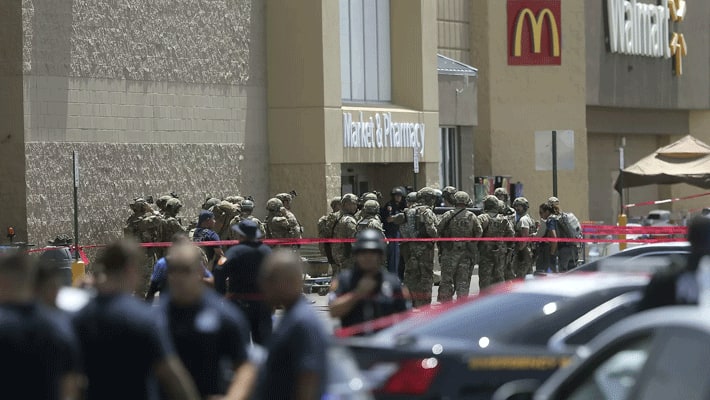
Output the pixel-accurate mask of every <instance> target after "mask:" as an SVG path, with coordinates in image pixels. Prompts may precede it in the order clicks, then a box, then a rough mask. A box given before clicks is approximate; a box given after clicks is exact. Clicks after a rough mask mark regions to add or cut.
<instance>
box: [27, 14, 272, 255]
mask: <svg viewBox="0 0 710 400" xmlns="http://www.w3.org/2000/svg"><path fill="white" fill-rule="evenodd" d="M265 3H266V2H265V1H264V0H214V1H209V2H198V1H193V0H151V1H145V0H127V1H121V2H116V1H111V0H61V1H57V0H23V1H22V9H21V13H20V14H19V15H20V16H19V18H18V21H19V20H21V21H22V30H21V35H22V37H23V40H18V41H17V43H24V46H23V47H22V52H21V55H20V61H21V62H18V64H17V65H18V66H21V73H20V76H21V84H20V86H21V89H20V91H19V93H20V96H24V101H22V100H20V102H19V103H18V104H20V105H21V107H22V108H23V109H22V108H21V111H20V112H19V115H20V116H23V117H24V118H23V117H21V118H20V121H21V123H24V133H25V139H24V143H23V142H21V144H20V149H21V150H22V151H26V153H27V156H26V162H25V163H24V164H25V165H24V170H22V171H21V172H22V175H23V177H24V176H26V181H27V183H26V190H27V193H28V196H27V203H26V204H27V208H28V209H29V210H30V211H28V212H27V223H28V226H29V231H30V233H29V237H30V239H31V240H34V241H37V242H42V241H44V240H47V239H49V238H51V237H53V236H54V235H56V234H58V233H69V232H71V221H72V210H71V151H72V150H73V149H78V150H79V151H80V152H81V154H80V161H81V168H82V183H81V185H82V186H81V188H80V202H81V205H80V215H81V220H80V225H81V232H80V236H81V237H82V241H83V242H84V243H87V242H93V243H96V242H103V241H106V240H111V239H113V238H115V237H117V236H118V235H119V234H120V232H121V230H122V228H123V222H124V221H125V219H126V218H127V217H128V215H129V214H130V210H129V209H128V208H127V202H128V201H130V200H131V199H132V198H133V197H136V196H141V195H153V196H159V195H162V194H165V193H168V192H170V191H176V192H177V193H178V194H180V196H181V199H183V200H184V202H185V207H184V209H183V210H184V212H185V213H186V214H187V215H188V216H189V214H194V215H196V214H197V208H199V205H200V204H202V202H203V201H204V198H205V196H206V195H211V196H216V197H224V196H228V195H234V194H242V195H252V196H254V197H255V198H256V200H257V209H256V214H261V213H263V205H262V204H261V203H262V202H265V200H266V198H267V196H268V179H269V174H268V165H269V163H268V145H267V137H266V78H265V68H266V57H265V52H266V47H265V29H264V22H265V15H264V13H265ZM22 73H24V78H22ZM18 153H20V152H18ZM23 188H24V185H23ZM67 196H69V197H67ZM104 210H108V211H104ZM23 214H24V213H23Z"/></svg>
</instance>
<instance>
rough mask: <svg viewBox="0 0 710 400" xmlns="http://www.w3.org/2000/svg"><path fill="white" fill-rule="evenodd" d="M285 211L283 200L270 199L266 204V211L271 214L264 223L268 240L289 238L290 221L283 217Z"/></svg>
mask: <svg viewBox="0 0 710 400" xmlns="http://www.w3.org/2000/svg"><path fill="white" fill-rule="evenodd" d="M282 210H285V208H284V205H283V203H282V202H281V200H279V199H277V198H272V199H269V201H267V202H266V211H267V212H268V213H269V214H268V215H267V216H266V220H265V221H264V226H265V227H266V235H265V237H266V238H267V239H284V238H289V237H290V236H289V224H288V219H286V217H285V216H284V215H283V211H282Z"/></svg>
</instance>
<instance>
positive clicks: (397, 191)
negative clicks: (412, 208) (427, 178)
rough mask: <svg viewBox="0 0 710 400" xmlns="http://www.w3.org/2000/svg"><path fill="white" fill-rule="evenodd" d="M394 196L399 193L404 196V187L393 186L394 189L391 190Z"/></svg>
mask: <svg viewBox="0 0 710 400" xmlns="http://www.w3.org/2000/svg"><path fill="white" fill-rule="evenodd" d="M390 194H391V195H392V196H394V195H396V194H398V195H400V196H404V189H402V188H401V187H400V186H397V187H393V188H392V191H391V192H390Z"/></svg>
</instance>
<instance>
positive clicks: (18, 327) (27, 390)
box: [0, 254, 80, 400]
mask: <svg viewBox="0 0 710 400" xmlns="http://www.w3.org/2000/svg"><path fill="white" fill-rule="evenodd" d="M35 271H36V269H35V265H34V264H33V263H31V262H30V260H29V259H28V257H27V256H25V255H23V254H13V255H0V354H2V358H1V359H0V360H1V362H0V387H2V389H1V390H2V398H7V399H32V400H35V399H36V400H55V399H56V400H59V399H68V398H78V396H79V393H80V387H79V385H78V384H79V382H80V379H78V378H79V377H80V375H79V364H78V361H79V359H80V357H79V353H78V347H77V343H76V338H75V336H74V335H73V331H72V330H71V329H70V328H69V327H68V326H64V324H62V323H60V322H59V321H58V320H57V319H55V318H54V317H53V316H52V315H51V314H50V312H49V310H48V309H46V308H44V307H42V306H40V305H39V304H38V303H37V302H35V301H34V299H33V298H34V288H35V285H34V274H35ZM67 328H68V329H67Z"/></svg>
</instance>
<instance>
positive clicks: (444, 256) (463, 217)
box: [437, 191, 483, 303]
mask: <svg viewBox="0 0 710 400" xmlns="http://www.w3.org/2000/svg"><path fill="white" fill-rule="evenodd" d="M451 201H453V202H454V203H453V204H454V206H455V207H456V208H455V209H454V210H450V211H447V212H446V214H444V216H443V217H442V219H441V222H439V225H438V226H437V230H438V231H439V236H440V237H456V238H458V237H470V238H478V237H481V235H482V234H483V230H482V228H481V223H480V222H478V218H477V217H476V214H474V213H472V212H471V211H469V210H467V209H466V205H467V204H468V203H469V202H470V201H471V198H470V197H469V195H468V193H466V192H461V191H460V192H456V193H455V194H454V195H453V198H452V199H451ZM439 255H440V257H439V261H440V262H441V283H440V284H439V295H438V301H439V302H442V303H443V302H445V301H450V300H452V299H453V296H454V291H455V292H456V298H457V299H462V298H464V297H466V296H468V294H469V292H470V286H471V275H472V274H473V265H474V264H475V263H476V259H477V258H478V244H477V242H474V241H470V242H439Z"/></svg>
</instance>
